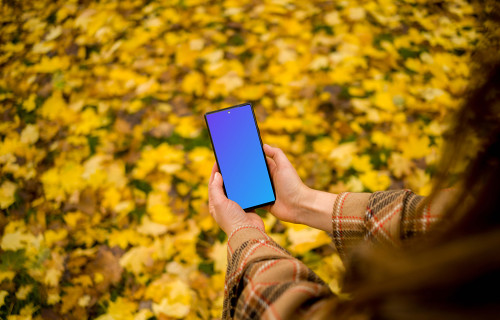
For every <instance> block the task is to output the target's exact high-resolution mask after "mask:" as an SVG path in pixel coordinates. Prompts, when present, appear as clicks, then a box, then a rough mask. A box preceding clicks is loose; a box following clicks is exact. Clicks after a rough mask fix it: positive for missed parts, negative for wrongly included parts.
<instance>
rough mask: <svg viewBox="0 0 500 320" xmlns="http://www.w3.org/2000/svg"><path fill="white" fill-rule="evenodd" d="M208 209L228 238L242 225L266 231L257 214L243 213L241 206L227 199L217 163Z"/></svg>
mask: <svg viewBox="0 0 500 320" xmlns="http://www.w3.org/2000/svg"><path fill="white" fill-rule="evenodd" d="M208 208H209V211H210V214H211V215H212V217H213V218H214V219H215V222H217V224H218V225H219V227H221V229H222V230H223V231H224V232H225V233H226V234H227V235H228V236H229V235H230V234H231V232H233V230H234V229H236V228H237V227H238V226H242V225H252V226H255V227H258V228H260V229H262V230H264V222H263V221H262V219H261V218H260V217H259V216H258V215H257V214H256V213H254V212H245V211H243V209H242V208H241V207H240V205H239V204H237V203H236V202H234V201H232V200H229V199H228V198H227V197H226V195H225V194H224V189H223V188H222V175H221V174H220V172H219V168H218V167H217V163H215V164H214V166H213V168H212V174H211V175H210V180H209V182H208Z"/></svg>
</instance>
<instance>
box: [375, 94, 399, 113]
mask: <svg viewBox="0 0 500 320" xmlns="http://www.w3.org/2000/svg"><path fill="white" fill-rule="evenodd" d="M373 104H374V105H375V106H377V107H379V108H380V109H383V110H387V111H396V106H395V105H394V102H393V100H392V95H391V94H390V93H388V92H380V91H379V92H377V93H376V94H375V96H374V98H373Z"/></svg>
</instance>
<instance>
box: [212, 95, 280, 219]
mask: <svg viewBox="0 0 500 320" xmlns="http://www.w3.org/2000/svg"><path fill="white" fill-rule="evenodd" d="M247 105H249V106H250V109H251V110H252V116H253V121H254V124H255V128H256V129H257V135H258V136H259V142H260V150H261V152H262V156H263V157H264V163H265V164H266V169H267V175H268V176H269V181H271V188H272V189H273V195H274V201H271V202H266V203H262V204H259V205H257V206H253V207H249V208H246V209H245V208H242V209H243V210H244V211H245V212H249V211H252V210H255V209H258V208H261V207H265V206H268V205H272V204H274V203H275V202H276V190H275V189H274V183H273V179H272V177H271V172H270V171H269V165H268V164H267V159H266V154H265V152H264V146H263V144H262V137H261V136H260V129H259V126H258V124H257V118H256V117H255V111H254V108H253V105H252V103H250V102H246V103H241V104H237V105H234V106H231V107H227V108H223V109H218V110H214V111H209V112H207V113H205V114H204V118H205V124H206V126H207V129H208V136H209V137H210V144H211V145H212V150H213V152H214V156H215V162H216V163H217V168H219V171H220V173H221V175H222V169H221V167H220V166H219V159H218V158H217V152H216V151H215V147H214V142H213V141H212V134H211V132H210V126H209V125H208V121H207V115H209V114H212V113H218V112H223V111H227V110H230V109H235V108H239V107H243V106H247ZM222 176H224V175H222ZM222 188H223V189H224V194H225V195H226V197H227V192H226V186H225V184H223V185H222Z"/></svg>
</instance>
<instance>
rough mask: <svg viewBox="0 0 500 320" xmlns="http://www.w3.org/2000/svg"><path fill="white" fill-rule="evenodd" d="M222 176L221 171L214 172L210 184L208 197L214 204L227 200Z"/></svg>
mask: <svg viewBox="0 0 500 320" xmlns="http://www.w3.org/2000/svg"><path fill="white" fill-rule="evenodd" d="M222 184H223V181H222V176H221V174H220V173H219V172H215V173H214V177H213V179H212V182H211V183H210V185H209V186H208V198H209V200H210V202H211V203H213V205H214V206H218V205H219V204H220V203H222V202H223V201H224V200H227V198H226V196H225V195H224V190H223V189H222Z"/></svg>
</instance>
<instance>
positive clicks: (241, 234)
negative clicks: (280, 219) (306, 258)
mask: <svg viewBox="0 0 500 320" xmlns="http://www.w3.org/2000/svg"><path fill="white" fill-rule="evenodd" d="M242 246H247V247H249V248H251V250H249V251H248V256H247V257H246V259H245V261H249V260H252V259H253V258H262V257H275V258H277V257H288V256H289V253H288V252H286V250H285V249H283V248H282V247H280V246H279V245H278V244H277V243H276V242H274V240H273V239H272V238H271V237H269V236H268V235H267V234H266V232H265V231H264V230H262V229H260V228H258V227H256V226H253V225H244V226H239V227H237V228H236V229H235V230H234V231H233V232H231V235H230V236H229V238H228V241H227V250H228V258H229V259H231V258H232V256H233V254H234V253H235V251H236V250H239V249H240V248H242ZM250 256H251V257H250Z"/></svg>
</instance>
